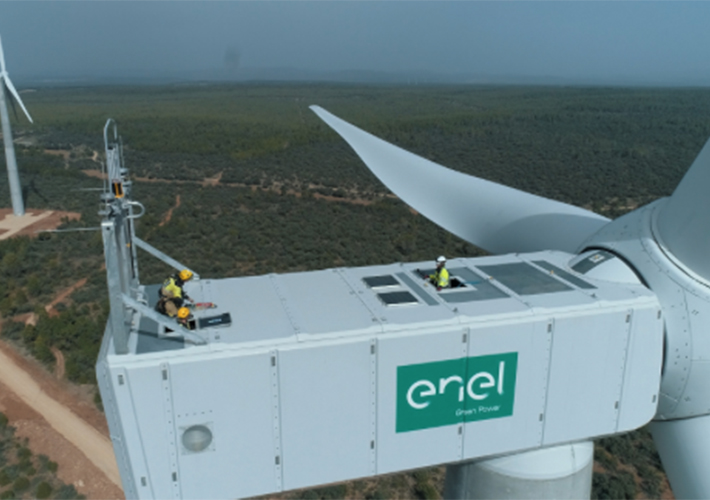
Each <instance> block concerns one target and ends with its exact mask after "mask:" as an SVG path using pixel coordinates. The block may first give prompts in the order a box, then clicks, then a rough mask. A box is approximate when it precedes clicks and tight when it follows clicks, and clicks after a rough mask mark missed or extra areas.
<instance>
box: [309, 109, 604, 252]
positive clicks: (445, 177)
mask: <svg viewBox="0 0 710 500" xmlns="http://www.w3.org/2000/svg"><path fill="white" fill-rule="evenodd" d="M311 110H313V112H314V113H316V114H317V115H318V116H319V117H320V118H321V119H322V120H323V121H324V122H325V123H327V124H328V125H329V126H330V127H331V128H332V129H333V130H335V131H336V132H337V133H338V134H340V136H342V137H343V139H345V141H347V142H348V144H350V146H351V147H352V148H353V149H354V150H355V152H356V153H357V154H358V156H359V157H360V158H361V159H362V161H364V162H365V164H366V165H367V166H368V168H369V169H370V170H371V171H372V172H373V173H374V174H375V175H376V176H377V177H378V178H379V179H380V181H382V183H383V184H385V186H387V187H388V188H389V189H390V190H391V191H392V192H393V193H394V194H396V195H397V196H399V198H401V199H402V201H404V202H405V203H407V204H408V205H409V206H411V207H412V208H414V209H415V210H417V211H418V212H419V213H421V214H422V215H424V216H425V217H427V218H428V219H430V220H431V221H432V222H434V223H435V224H437V225H439V226H441V227H443V228H444V229H446V230H448V231H450V232H452V233H453V234H455V235H457V236H459V237H461V238H463V239H464V240H466V241H470V242H471V243H473V244H474V245H477V246H479V247H481V248H483V249H485V250H488V251H489V252H492V253H510V252H534V251H538V250H547V249H554V250H563V251H567V252H574V251H575V250H577V249H578V247H579V246H580V245H581V244H582V242H583V241H584V240H585V239H587V238H588V237H589V236H591V235H592V234H594V233H595V232H596V231H598V230H599V229H600V228H601V227H602V226H604V225H605V224H606V223H607V222H608V221H609V219H606V218H605V217H602V216H600V215H597V214H595V213H594V212H590V211H588V210H584V209H582V208H579V207H575V206H573V205H568V204H566V203H561V202H559V201H554V200H550V199H547V198H543V197H541V196H535V195H532V194H529V193H526V192H524V191H518V190H517V189H512V188H509V187H506V186H503V185H501V184H496V183H494V182H490V181H486V180H484V179H480V178H478V177H473V176H470V175H466V174H463V173H461V172H456V171H454V170H451V169H449V168H446V167H443V166H441V165H438V164H436V163H434V162H432V161H429V160H427V159H425V158H422V157H420V156H417V155H415V154H412V153H410V152H408V151H405V150H404V149H401V148H399V147H397V146H394V145H392V144H390V143H388V142H385V141H383V140H382V139H379V138H377V137H375V136H373V135H371V134H369V133H367V132H365V131H363V130H361V129H359V128H357V127H355V126H353V125H351V124H349V123H348V122H346V121H343V120H341V119H340V118H338V117H336V116H334V115H332V114H330V113H329V112H327V111H325V110H324V109H322V108H320V107H319V106H311Z"/></svg>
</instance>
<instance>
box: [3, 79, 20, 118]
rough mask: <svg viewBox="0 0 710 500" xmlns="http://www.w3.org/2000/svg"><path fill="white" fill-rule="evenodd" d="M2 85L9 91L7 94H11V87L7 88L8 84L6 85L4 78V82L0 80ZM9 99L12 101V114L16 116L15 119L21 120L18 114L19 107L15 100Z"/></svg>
mask: <svg viewBox="0 0 710 500" xmlns="http://www.w3.org/2000/svg"><path fill="white" fill-rule="evenodd" d="M0 85H2V86H3V88H4V89H5V90H6V91H7V92H5V95H9V92H10V89H8V88H7V85H5V81H4V80H3V81H2V82H0ZM9 101H10V107H11V108H12V114H13V115H14V116H15V121H19V120H20V117H19V116H17V107H16V106H15V101H13V100H12V99H9Z"/></svg>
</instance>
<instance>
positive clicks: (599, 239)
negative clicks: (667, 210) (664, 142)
mask: <svg viewBox="0 0 710 500" xmlns="http://www.w3.org/2000/svg"><path fill="white" fill-rule="evenodd" d="M669 200H670V199H669V198H664V199H661V200H658V201H656V202H654V203H651V204H649V205H647V206H645V207H643V208H640V209H638V210H635V211H633V212H631V213H629V214H626V215H624V216H623V217H620V218H619V219H616V220H615V221H613V222H611V223H609V224H608V225H607V226H605V227H604V228H603V229H602V230H601V231H599V232H598V233H597V234H595V235H593V236H592V237H591V238H590V239H589V241H587V242H586V243H585V246H586V247H595V248H605V249H608V250H610V251H612V252H613V253H615V254H617V255H619V256H621V257H622V258H623V259H624V260H625V261H626V262H628V263H629V265H630V266H631V267H633V269H634V270H635V271H636V273H637V274H638V275H639V276H640V277H641V279H642V280H643V281H644V282H645V284H646V285H647V286H648V287H649V288H650V289H651V290H652V291H653V292H654V293H655V294H656V295H657V296H658V299H659V301H660V303H661V306H662V307H663V316H664V318H665V329H666V332H665V360H664V365H663V378H662V383H661V394H660V398H659V405H658V414H657V415H656V419H658V420H673V419H682V418H688V417H696V416H700V415H707V414H710V384H708V380H710V331H708V329H709V327H708V325H710V283H708V281H707V280H706V279H704V278H703V277H702V276H700V275H699V274H697V273H695V272H693V270H691V269H690V268H688V267H686V266H685V265H684V264H683V263H682V262H681V261H680V260H679V259H678V258H676V257H675V256H674V255H673V253H671V252H670V251H669V250H668V248H667V247H666V246H665V245H664V243H663V239H662V237H661V233H662V232H661V231H659V227H658V218H659V215H660V214H661V213H662V212H663V209H664V207H665V206H666V204H667V203H668V202H669ZM707 254H708V257H707V258H708V259H710V249H707Z"/></svg>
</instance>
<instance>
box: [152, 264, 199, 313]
mask: <svg viewBox="0 0 710 500" xmlns="http://www.w3.org/2000/svg"><path fill="white" fill-rule="evenodd" d="M190 279H192V271H190V270H189V269H183V270H182V271H180V272H179V273H175V274H172V275H170V276H169V277H168V279H166V280H165V281H164V282H163V286H162V287H160V297H161V298H166V299H172V301H173V302H174V303H175V305H176V306H177V307H178V308H180V307H182V306H183V304H184V303H185V301H189V302H191V300H190V297H188V296H187V294H186V293H185V290H184V289H183V286H184V285H185V282H186V281H189V280H190Z"/></svg>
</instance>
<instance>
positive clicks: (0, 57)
mask: <svg viewBox="0 0 710 500" xmlns="http://www.w3.org/2000/svg"><path fill="white" fill-rule="evenodd" d="M0 80H1V81H2V85H0V119H2V137H3V142H4V143H5V160H6V162H7V177H8V180H9V182H10V197H11V198H12V211H13V213H14V214H15V216H17V217H20V216H22V215H25V206H24V203H23V201H22V190H21V189H20V176H19V174H18V173H17V160H16V159H15V146H14V145H13V143H12V130H11V129H10V116H9V115H8V113H7V103H6V102H5V90H7V91H9V92H10V94H12V96H13V97H14V98H15V100H16V101H17V102H18V103H19V104H20V107H21V108H22V111H24V112H25V115H26V116H27V119H28V120H29V121H30V123H32V117H31V116H30V114H29V113H28V112H27V108H25V105H24V104H23V103H22V99H20V95H19V94H18V93H17V90H16V89H15V86H14V85H13V84H12V80H10V75H8V74H7V69H5V54H4V53H3V50H2V38H0Z"/></svg>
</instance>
